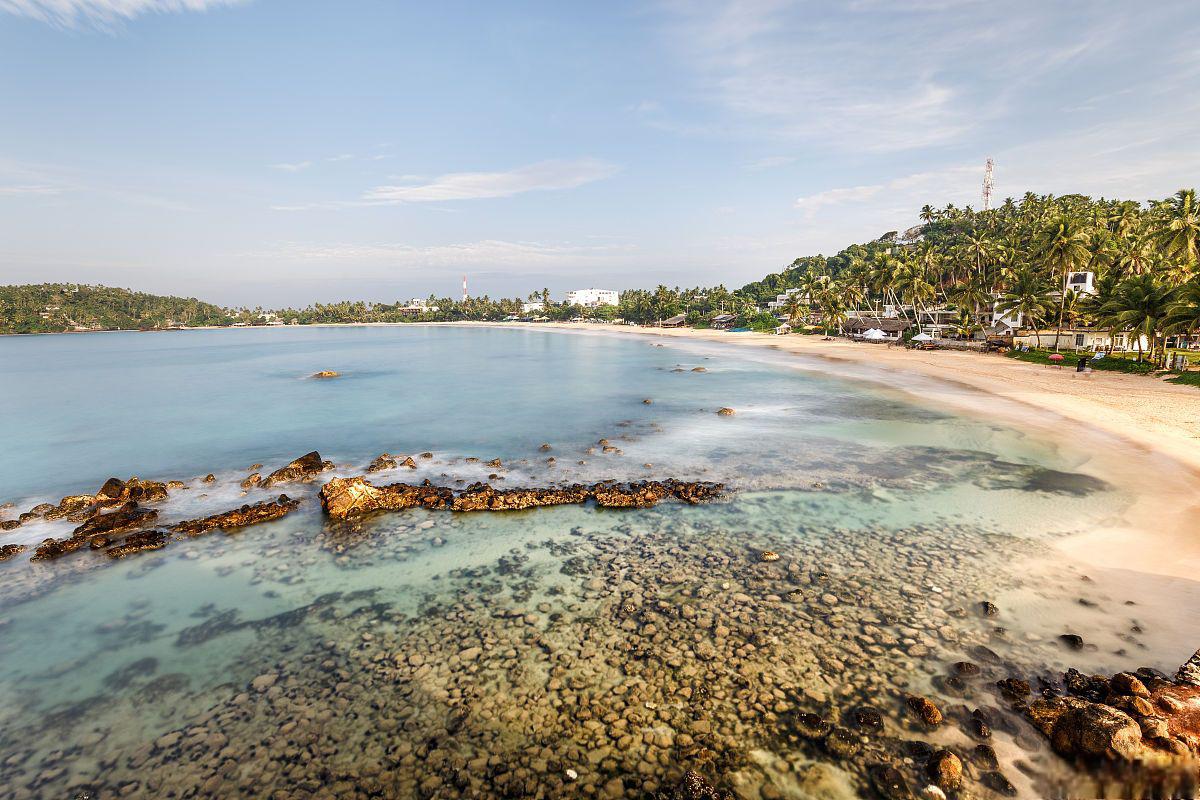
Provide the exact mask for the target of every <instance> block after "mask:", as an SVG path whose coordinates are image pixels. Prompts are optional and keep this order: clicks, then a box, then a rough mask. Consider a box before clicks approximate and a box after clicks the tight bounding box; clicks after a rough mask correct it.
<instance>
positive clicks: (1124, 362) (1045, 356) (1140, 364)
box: [1006, 350, 1154, 375]
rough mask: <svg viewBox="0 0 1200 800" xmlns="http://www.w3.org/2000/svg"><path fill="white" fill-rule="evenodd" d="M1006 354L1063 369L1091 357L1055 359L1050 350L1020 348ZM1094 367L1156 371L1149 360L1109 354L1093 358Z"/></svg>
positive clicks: (1071, 355)
mask: <svg viewBox="0 0 1200 800" xmlns="http://www.w3.org/2000/svg"><path fill="white" fill-rule="evenodd" d="M1006 355H1007V356H1008V357H1009V358H1013V359H1016V360H1017V361H1027V362H1029V363H1030V364H1047V365H1049V364H1056V363H1057V364H1059V365H1061V366H1062V367H1063V369H1068V368H1069V369H1075V367H1076V365H1078V364H1079V359H1080V358H1081V357H1082V358H1089V357H1090V355H1089V354H1088V353H1084V354H1083V355H1082V356H1080V355H1077V354H1076V353H1058V354H1057V355H1061V356H1062V360H1061V361H1053V360H1051V358H1050V356H1052V355H1055V353H1054V352H1053V351H1050V350H1030V351H1028V352H1021V351H1020V350H1009V351H1008V353H1006ZM1090 364H1091V367H1092V369H1096V370H1106V371H1108V372H1127V373H1130V374H1132V375H1149V374H1150V373H1151V372H1153V371H1154V365H1153V364H1151V363H1149V362H1148V361H1138V360H1137V359H1136V358H1122V357H1121V356H1120V355H1115V356H1113V355H1109V356H1105V357H1104V358H1098V359H1093V360H1092V361H1091V362H1090Z"/></svg>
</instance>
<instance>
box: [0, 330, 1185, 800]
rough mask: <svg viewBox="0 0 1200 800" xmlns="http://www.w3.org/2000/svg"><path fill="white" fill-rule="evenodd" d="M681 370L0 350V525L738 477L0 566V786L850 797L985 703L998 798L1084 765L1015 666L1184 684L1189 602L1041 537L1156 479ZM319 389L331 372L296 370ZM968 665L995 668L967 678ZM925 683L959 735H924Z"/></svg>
mask: <svg viewBox="0 0 1200 800" xmlns="http://www.w3.org/2000/svg"><path fill="white" fill-rule="evenodd" d="M669 345H670V346H656V344H655V343H654V342H651V341H647V340H646V339H642V338H636V337H629V338H620V337H612V336H590V335H560V334H552V333H547V332H541V331H526V330H500V329H486V328H444V327H437V328H433V327H403V328H324V329H312V328H306V329H300V330H296V329H285V330H220V331H196V332H181V333H164V334H105V335H89V336H57V337H27V338H8V339H0V362H2V363H3V365H4V374H5V376H6V382H5V384H4V388H3V390H0V419H3V425H4V429H3V431H0V435H2V436H3V440H4V441H5V442H6V444H7V445H8V452H9V458H8V459H6V461H5V462H4V465H3V466H2V467H0V471H2V475H0V477H2V478H3V481H2V482H0V486H4V487H5V491H6V492H7V493H8V494H9V496H10V497H11V498H12V499H13V500H14V501H16V509H14V510H13V511H9V512H6V513H9V514H13V513H15V512H16V511H19V510H23V509H25V508H26V507H28V506H31V505H33V504H34V503H36V502H41V501H45V500H49V501H51V502H53V501H55V500H56V499H57V498H58V497H59V496H61V495H64V494H67V493H73V492H80V491H95V489H96V488H98V487H99V485H100V484H101V483H102V482H103V480H104V479H105V478H107V477H109V476H110V475H117V476H121V477H126V476H128V475H131V474H137V475H140V476H142V477H146V478H157V479H167V478H176V479H180V480H183V481H185V482H186V483H187V484H188V488H186V489H181V490H178V491H176V492H173V493H172V496H171V498H170V499H169V500H168V501H166V502H165V503H164V504H162V505H161V507H160V513H161V514H162V519H163V520H164V521H166V522H170V521H172V520H175V519H182V518H187V517H193V516H199V515H201V514H207V513H213V512H215V511H220V510H225V509H228V508H232V507H236V506H237V505H240V504H241V503H244V502H249V501H253V500H257V499H261V498H263V497H266V496H267V495H266V494H265V493H263V492H260V491H259V490H251V491H250V492H249V493H245V492H243V491H242V490H241V489H240V487H239V486H238V483H239V481H240V480H241V479H242V478H243V477H245V475H246V474H247V467H249V466H250V464H251V463H263V464H265V465H266V466H267V469H271V468H273V467H275V466H278V465H281V464H283V463H285V462H286V461H287V460H289V459H290V458H292V457H294V456H296V455H299V454H301V453H304V452H306V451H308V450H312V449H318V450H320V451H321V453H322V455H323V456H324V457H326V458H330V459H333V460H334V461H335V462H336V463H337V464H338V465H339V466H338V469H337V472H336V473H331V474H347V475H349V474H357V473H359V472H361V470H362V469H363V467H364V466H365V464H366V463H367V462H369V461H370V459H371V458H373V457H374V456H375V455H377V454H378V453H380V452H383V451H388V452H392V453H403V454H407V453H419V452H422V451H426V450H428V451H432V452H433V453H434V454H435V457H434V458H433V459H430V460H422V461H420V464H421V466H420V469H418V470H416V471H409V470H401V471H399V472H398V473H395V474H387V473H385V474H383V475H381V476H379V480H406V481H414V480H421V479H424V478H429V479H430V480H432V481H434V482H438V483H453V482H455V481H459V480H462V481H468V480H475V479H486V478H487V476H488V474H489V473H498V479H497V482H498V485H548V484H551V483H554V482H559V481H568V480H572V481H573V480H589V481H590V480H599V479H602V478H617V479H634V478H643V477H659V478H662V477H677V478H684V479H708V480H721V481H725V482H727V483H729V484H730V486H731V487H733V489H734V491H733V492H732V493H731V495H730V497H729V499H728V500H727V501H725V502H722V503H719V504H714V505H710V506H704V507H695V508H689V507H680V506H677V505H662V506H660V507H658V508H656V509H651V510H644V511H602V510H597V509H594V508H591V507H562V508H554V509H543V510H537V511H529V512H515V513H507V514H490V515H488V514H473V515H450V514H445V513H431V512H424V511H412V512H405V513H400V514H391V515H383V516H377V517H373V518H370V519H368V520H365V521H363V522H361V523H358V524H353V525H341V524H333V523H330V522H329V521H328V520H326V519H324V518H323V517H322V515H321V514H320V511H319V508H318V506H317V504H316V502H315V498H314V494H315V490H316V488H317V487H318V486H319V483H317V484H312V485H300V486H289V487H286V490H287V491H288V492H289V493H290V494H292V495H293V496H298V497H301V498H303V500H304V502H303V503H302V505H301V508H300V509H299V510H298V511H297V512H295V513H294V514H293V515H292V516H289V517H287V518H285V519H283V520H280V521H278V522H275V523H270V524H266V525H260V526H256V527H252V528H248V529H245V530H243V531H241V532H239V533H236V534H233V535H223V534H220V533H215V534H210V535H208V536H205V537H200V538H197V539H193V540H188V541H183V542H176V543H173V544H172V545H171V546H170V547H168V548H166V549H165V550H162V551H158V552H155V553H147V554H142V555H139V556H136V557H133V558H130V559H127V560H124V561H120V562H116V563H107V559H104V557H103V556H101V555H97V554H94V553H92V552H88V551H84V552H80V553H76V554H73V555H71V556H68V557H66V558H64V559H62V560H60V561H57V562H53V563H49V564H30V563H29V562H28V561H27V556H21V557H18V558H16V559H14V560H13V561H10V562H7V563H3V564H0V787H3V788H0V797H14V798H15V797H67V796H75V795H79V796H92V797H109V796H113V797H116V796H137V797H168V796H212V797H230V796H251V795H252V796H271V793H272V792H278V796H281V797H282V796H294V797H310V796H311V797H357V796H362V797H380V796H382V797H410V796H421V797H459V796H509V797H512V796H517V797H520V796H568V795H570V796H577V795H579V794H583V795H585V796H598V797H620V796H629V797H640V796H644V795H645V794H647V793H652V792H654V791H658V790H660V789H663V788H665V787H667V786H669V785H670V784H671V782H672V781H673V780H677V779H678V777H679V774H680V773H681V771H682V770H683V769H690V768H694V769H699V770H701V771H703V772H705V773H706V774H708V775H710V776H712V777H714V778H716V779H719V780H721V781H722V782H724V783H725V784H726V785H729V786H731V787H733V788H734V789H735V790H736V791H737V793H738V794H739V795H740V796H744V797H780V796H790V797H805V796H811V797H836V796H847V797H849V796H855V795H857V794H860V793H862V792H863V791H865V789H864V787H865V786H866V785H867V782H868V780H869V779H868V778H867V773H868V768H869V766H870V765H872V764H877V763H880V762H881V761H887V762H889V763H895V764H897V765H899V767H900V768H901V769H902V771H904V773H905V775H906V778H907V780H908V781H909V782H910V785H911V786H912V788H913V789H914V791H918V790H919V789H920V788H921V786H923V778H922V775H921V765H922V760H921V759H920V758H919V757H918V758H914V756H913V755H912V752H913V751H912V750H911V748H912V745H910V744H906V743H908V742H913V741H932V742H935V743H938V744H939V745H942V746H951V747H956V748H959V749H961V751H962V752H963V753H964V754H968V753H970V752H971V748H973V747H974V745H975V744H976V743H977V742H976V741H974V740H973V739H972V738H971V736H970V734H969V731H968V728H967V722H966V716H967V715H968V714H969V711H970V710H972V709H975V708H982V709H984V710H985V711H986V712H987V713H988V714H989V716H990V717H991V718H992V721H993V724H992V727H993V728H994V730H995V733H994V735H993V738H992V740H991V742H990V743H991V744H992V745H993V746H994V747H995V749H996V751H997V753H998V754H999V757H1000V761H1001V770H1000V771H1001V772H1002V774H1003V775H1004V776H1005V778H1006V779H1007V780H1008V781H1010V782H1011V783H1012V784H1013V786H1014V787H1015V789H1016V791H1018V792H1019V793H1021V794H1023V795H1027V796H1031V797H1033V796H1041V795H1043V794H1045V793H1046V792H1047V791H1050V790H1051V789H1052V788H1053V787H1063V786H1069V785H1072V781H1076V780H1078V776H1076V775H1074V774H1073V773H1072V772H1071V770H1069V769H1068V768H1067V767H1066V766H1065V765H1063V764H1061V763H1059V762H1058V760H1057V759H1056V758H1055V757H1054V756H1052V755H1051V754H1050V753H1049V752H1047V750H1046V749H1045V748H1044V746H1042V744H1041V743H1040V742H1039V741H1038V740H1037V738H1036V737H1035V736H1034V735H1033V732H1032V729H1030V728H1028V727H1026V726H1024V723H1022V722H1021V721H1020V720H1019V719H1017V718H1015V717H1013V716H1012V715H1009V714H1007V713H1006V712H1005V710H1004V708H1003V707H1002V704H1001V703H1000V702H999V701H998V699H997V698H996V697H995V695H994V694H993V693H992V692H991V691H990V690H989V688H988V687H989V685H990V684H992V683H993V682H994V680H996V679H997V678H999V677H1007V676H1008V675H1010V674H1015V675H1024V676H1025V677H1032V676H1033V675H1036V674H1048V673H1049V672H1050V671H1052V670H1054V669H1058V670H1061V669H1065V668H1066V667H1068V666H1075V667H1079V668H1081V669H1087V670H1117V669H1128V668H1135V667H1137V666H1141V665H1143V664H1145V665H1151V666H1156V667H1159V668H1164V669H1165V668H1168V667H1169V666H1170V665H1172V664H1174V663H1178V661H1180V660H1182V658H1184V657H1186V655H1188V654H1190V652H1191V649H1194V646H1193V643H1194V642H1196V641H1197V639H1200V619H1197V615H1196V613H1195V612H1185V613H1182V614H1181V613H1180V612H1179V609H1180V608H1185V609H1186V608H1190V609H1195V608H1198V607H1200V605H1198V604H1197V601H1200V592H1198V591H1197V587H1196V584H1195V583H1194V582H1191V581H1182V580H1180V581H1162V580H1159V581H1156V582H1155V586H1156V588H1157V591H1156V592H1155V593H1154V594H1153V595H1149V594H1148V593H1147V592H1146V591H1145V583H1146V582H1145V580H1144V579H1143V578H1141V577H1140V576H1137V575H1131V574H1121V573H1117V572H1105V571H1097V570H1092V569H1086V568H1084V567H1083V566H1082V565H1079V564H1075V563H1071V562H1070V561H1069V560H1068V559H1066V558H1065V557H1064V556H1062V555H1061V554H1060V552H1059V551H1057V550H1056V549H1054V546H1053V545H1054V542H1055V541H1056V540H1057V539H1058V538H1060V537H1063V536H1066V535H1070V534H1071V533H1073V532H1076V531H1080V530H1086V529H1091V528H1095V527H1100V526H1110V525H1121V524H1127V523H1128V518H1129V516H1130V515H1131V513H1132V509H1134V507H1135V505H1134V504H1135V503H1136V502H1137V500H1138V498H1137V496H1136V490H1135V488H1134V487H1135V485H1140V484H1138V483H1137V482H1135V481H1134V480H1133V478H1134V477H1135V473H1137V472H1138V471H1139V470H1144V469H1145V465H1144V464H1138V463H1135V462H1133V461H1129V462H1124V466H1123V467H1122V466H1115V467H1114V465H1113V464H1110V463H1101V462H1099V461H1098V460H1097V459H1096V457H1095V453H1094V452H1093V451H1090V450H1089V448H1087V447H1085V446H1081V445H1080V443H1079V442H1078V441H1076V443H1075V444H1072V443H1071V439H1070V437H1067V438H1064V439H1057V438H1052V437H1049V436H1046V435H1043V432H1041V430H1040V429H1039V431H1038V432H1036V433H1035V432H1030V431H1029V430H1017V429H1016V428H1013V427H1007V426H1004V425H1000V424H996V423H994V422H990V421H987V420H983V419H973V418H967V417H964V416H960V415H957V414H953V413H950V412H948V411H945V410H942V409H941V408H939V404H938V403H937V402H935V401H931V399H930V397H929V395H925V396H924V397H923V398H920V399H914V397H913V396H912V395H905V394H901V393H899V392H896V391H892V390H884V389H880V388H878V387H874V386H871V385H869V384H863V383H855V382H851V381H849V380H842V379H838V378H833V377H830V376H828V375H823V374H820V373H816V372H813V371H810V370H797V369H795V368H794V366H795V365H794V362H793V361H789V360H787V359H785V358H784V357H782V356H779V355H775V354H770V353H755V352H752V351H748V350H744V349H738V348H732V347H720V346H715V345H698V344H684V343H669ZM695 367H703V368H704V370H705V371H704V372H693V371H692V370H693V368H695ZM321 369H333V370H337V371H339V372H341V373H342V374H343V376H342V377H341V378H338V379H334V380H327V381H317V380H312V379H309V378H308V377H307V376H308V375H310V374H311V373H313V372H315V371H317V370H321ZM644 399H651V400H652V403H650V404H646V403H643V400H644ZM722 406H729V407H733V408H735V409H736V410H737V413H736V415H735V416H733V417H719V416H717V415H716V414H715V413H714V412H715V410H716V409H717V408H719V407H722ZM601 438H604V439H607V440H608V441H609V442H610V444H611V445H612V446H615V447H617V448H618V449H619V451H620V452H610V453H605V452H603V451H602V450H601V448H600V447H599V446H597V442H598V440H599V439H601ZM542 443H549V444H551V446H552V450H551V451H550V452H549V454H547V453H546V452H543V451H542V450H541V449H540V445H541V444H542ZM471 456H473V457H479V458H481V459H483V460H484V461H486V460H489V459H492V458H497V457H498V458H500V459H501V460H502V461H503V463H504V466H503V467H502V468H499V469H496V468H491V467H487V466H485V465H483V464H481V463H470V462H466V461H465V460H464V459H465V458H466V457H471ZM550 456H553V457H554V459H555V462H554V463H553V464H551V463H548V462H547V458H549V457H550ZM581 462H582V463H581ZM1121 470H1126V471H1127V473H1123V472H1122V471H1121ZM208 472H212V473H215V474H216V475H217V476H218V480H217V482H216V483H214V484H211V485H208V484H202V483H200V482H199V480H198V479H199V477H200V476H202V475H204V474H206V473H208ZM1143 477H1144V476H1143ZM69 529H70V525H69V524H68V523H64V522H56V523H45V522H34V523H28V524H26V525H24V526H22V527H21V528H19V529H17V530H16V531H13V532H10V533H6V534H3V538H2V539H0V543H8V542H29V543H34V542H37V541H40V539H42V538H44V537H46V536H61V535H64V534H65V533H66V532H68V531H69ZM767 549H770V550H774V551H776V552H778V553H779V555H780V559H779V561H777V562H772V563H762V562H761V561H760V560H759V557H758V556H759V553H760V552H761V551H763V550H767ZM982 600H990V601H993V602H995V603H996V604H997V605H999V606H1000V607H1001V615H1000V617H998V618H985V617H983V616H982V615H981V614H980V613H979V612H978V606H979V603H980V602H981V601H982ZM1081 600H1083V601H1086V604H1085V603H1082V602H1081ZM1128 601H1135V603H1136V605H1127V602H1128ZM1065 632H1075V633H1080V634H1082V635H1083V636H1084V637H1085V640H1086V641H1087V647H1086V648H1085V650H1083V651H1068V650H1066V649H1065V648H1064V647H1063V646H1062V645H1061V644H1060V643H1059V642H1058V639H1057V637H1058V635H1059V634H1061V633H1065ZM981 646H983V647H986V648H987V650H988V651H989V652H990V653H991V654H992V655H991V656H987V659H984V658H983V657H982V656H981V654H982V653H984V651H981V650H979V649H978V648H979V647H981ZM1185 651H1186V652H1185ZM964 659H969V660H972V661H977V662H980V663H981V666H982V667H983V670H984V674H983V676H982V677H981V678H979V679H975V680H973V681H970V682H968V683H967V685H965V686H958V685H957V684H954V683H953V682H952V683H951V684H947V683H946V678H947V677H948V676H949V675H950V674H951V672H950V671H949V670H950V665H951V664H953V663H954V662H956V661H960V660H964ZM988 659H990V660H988ZM256 679H258V680H257V685H256V683H255V681H256ZM267 684H271V685H270V686H268V685H267ZM906 692H920V693H922V694H928V695H930V696H931V697H934V698H936V699H937V701H938V702H939V704H940V705H941V706H942V707H943V710H944V711H945V712H946V715H947V718H948V722H947V723H946V724H945V725H944V726H942V728H940V729H939V730H936V731H927V730H924V729H921V728H920V727H919V726H917V725H915V723H914V722H913V721H912V720H911V719H910V718H909V717H908V716H907V715H906V714H905V712H904V696H905V693H906ZM862 705H870V706H872V707H874V708H876V709H878V710H879V711H880V712H881V714H882V715H883V718H884V722H885V728H884V731H883V732H882V733H877V732H875V731H859V732H858V734H860V735H861V740H860V750H859V752H857V753H855V754H852V755H844V754H843V755H837V754H832V753H830V752H829V751H828V749H827V748H825V747H823V746H822V745H819V744H814V743H813V742H811V741H809V740H807V739H805V738H803V737H802V736H797V734H796V722H795V715H796V714H797V713H798V712H800V711H808V712H815V713H820V714H822V715H824V716H825V717H827V718H828V719H830V720H831V721H834V722H839V721H840V722H842V723H843V724H846V725H850V724H851V723H850V722H849V721H848V720H850V719H851V711H852V710H853V709H855V708H857V707H860V706H862ZM176 734H178V735H176ZM906 748H908V749H906ZM569 771H570V772H569ZM989 771H990V770H988V769H986V768H984V767H982V766H978V765H976V764H973V763H972V762H971V761H970V760H969V758H968V772H969V775H970V777H971V780H972V784H971V786H972V791H974V792H975V793H976V794H977V795H980V796H992V795H996V796H999V795H998V794H997V792H996V789H995V786H996V785H997V784H996V783H995V782H994V781H992V782H991V783H989V780H990V779H989V778H987V776H986V775H985V773H987V772H989ZM572 776H574V777H572Z"/></svg>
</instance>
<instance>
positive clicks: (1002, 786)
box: [979, 770, 1017, 797]
mask: <svg viewBox="0 0 1200 800" xmlns="http://www.w3.org/2000/svg"><path fill="white" fill-rule="evenodd" d="M979 780H980V782H981V783H982V784H983V785H984V786H986V787H988V788H989V789H991V790H992V791H993V792H997V793H999V794H1002V795H1004V796H1005V797H1016V796H1017V787H1015V786H1013V785H1012V781H1010V780H1009V779H1008V778H1006V777H1004V774H1003V773H1002V772H999V771H996V770H993V771H992V772H985V773H983V775H981V776H979Z"/></svg>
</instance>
